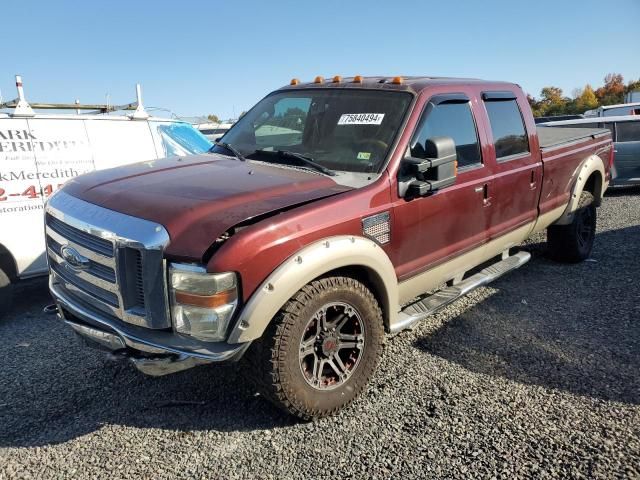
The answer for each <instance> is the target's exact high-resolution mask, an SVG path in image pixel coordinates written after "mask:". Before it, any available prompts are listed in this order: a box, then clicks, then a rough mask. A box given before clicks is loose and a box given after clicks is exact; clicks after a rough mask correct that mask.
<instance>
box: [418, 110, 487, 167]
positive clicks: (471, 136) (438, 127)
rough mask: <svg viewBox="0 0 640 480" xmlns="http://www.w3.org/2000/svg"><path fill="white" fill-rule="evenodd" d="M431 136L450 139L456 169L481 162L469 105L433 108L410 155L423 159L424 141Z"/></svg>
mask: <svg viewBox="0 0 640 480" xmlns="http://www.w3.org/2000/svg"><path fill="white" fill-rule="evenodd" d="M432 137H451V138H453V141H454V142H455V144H456V153H457V155H458V167H459V168H464V167H468V166H470V165H479V164H481V163H482V158H481V156H480V145H479V143H478V132H477V131H476V124H475V122H474V121H473V115H472V113H471V108H470V106H469V102H465V103H441V104H439V105H436V106H435V107H433V110H431V112H429V114H428V115H427V117H426V119H425V120H424V122H423V124H422V125H421V126H420V130H419V131H418V135H417V136H416V138H415V139H414V141H413V142H412V144H411V156H412V157H417V158H426V155H425V142H426V141H427V140H428V139H430V138H432Z"/></svg>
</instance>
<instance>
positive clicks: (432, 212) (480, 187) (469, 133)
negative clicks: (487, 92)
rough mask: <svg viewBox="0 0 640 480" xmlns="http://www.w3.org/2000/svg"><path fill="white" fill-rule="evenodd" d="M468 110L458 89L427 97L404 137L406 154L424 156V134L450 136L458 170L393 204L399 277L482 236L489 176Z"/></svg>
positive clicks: (472, 246) (488, 203)
mask: <svg viewBox="0 0 640 480" xmlns="http://www.w3.org/2000/svg"><path fill="white" fill-rule="evenodd" d="M476 105H477V103H476ZM473 110H474V107H473V106H472V102H471V101H470V98H469V96H467V95H466V94H464V93H451V94H441V95H436V96H434V97H431V98H430V99H429V101H428V102H427V104H426V106H425V108H424V110H423V113H422V117H421V119H420V121H419V122H418V127H417V128H416V131H415V132H414V134H413V137H412V140H411V142H410V147H409V148H410V151H411V152H410V153H411V156H412V157H417V158H425V154H424V145H425V141H426V140H427V139H429V138H432V137H436V136H445V137H451V138H452V139H453V140H454V142H455V145H456V154H457V158H458V175H457V178H456V182H455V184H453V185H451V186H449V187H445V188H442V189H440V190H437V191H436V192H434V193H432V194H429V195H426V196H422V197H415V198H412V199H404V198H400V199H399V200H398V203H397V204H396V205H395V206H394V223H393V233H392V238H393V239H394V240H393V241H394V244H395V247H396V248H393V255H394V256H395V258H394V264H395V265H396V273H397V275H398V278H399V280H400V281H402V280H405V279H407V278H409V277H412V276H413V275H416V274H418V273H421V272H422V271H425V270H428V269H430V268H432V267H435V266H436V265H438V264H440V263H443V262H445V261H447V260H448V259H451V258H453V257H455V256H457V255H460V254H462V253H465V252H468V251H470V250H473V249H475V248H478V247H480V246H481V245H482V244H484V243H485V242H486V241H487V231H488V225H487V222H488V219H489V218H490V215H489V214H488V212H489V211H490V209H491V207H492V200H491V192H492V180H491V172H490V168H489V167H488V166H487V165H485V164H484V161H483V155H482V148H481V142H480V137H479V135H478V129H477V127H476V121H475V115H474V111H473Z"/></svg>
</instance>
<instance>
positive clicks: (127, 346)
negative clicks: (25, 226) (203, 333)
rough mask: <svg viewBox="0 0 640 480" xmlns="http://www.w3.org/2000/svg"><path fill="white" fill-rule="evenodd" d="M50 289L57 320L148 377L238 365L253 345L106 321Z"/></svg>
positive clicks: (58, 289) (89, 309) (58, 290)
mask: <svg viewBox="0 0 640 480" xmlns="http://www.w3.org/2000/svg"><path fill="white" fill-rule="evenodd" d="M49 289H50V291H51V295H52V296H53V298H54V301H55V303H56V305H57V307H58V313H57V315H58V318H60V319H61V320H63V321H64V322H65V323H66V324H67V325H69V326H70V327H71V328H72V329H73V330H74V331H75V332H76V333H77V334H78V335H79V336H80V337H82V338H83V339H84V340H86V341H87V343H89V345H91V346H93V347H96V348H99V349H102V350H107V351H109V352H112V353H113V354H114V355H115V356H116V357H119V358H127V359H129V360H130V361H131V362H132V363H133V364H134V365H135V366H136V368H138V370H140V371H141V372H143V373H145V374H147V375H153V376H160V375H167V374H169V373H174V372H178V371H181V370H185V369H188V368H191V367H195V366H197V365H202V364H207V363H217V362H233V361H237V360H239V359H240V358H241V357H242V355H243V354H244V352H245V351H246V349H247V348H248V347H249V345H250V342H247V343H242V344H235V345H230V344H228V343H226V342H216V343H207V342H200V341H197V340H195V339H193V338H189V337H185V336H183V335H178V334H176V333H174V332H172V331H168V330H151V329H147V328H144V327H138V326H135V325H128V324H124V322H118V321H115V320H112V319H109V318H105V317H104V316H102V315H100V314H99V313H98V312H94V311H93V310H92V309H91V308H90V306H81V305H79V304H78V303H77V302H75V301H73V300H72V299H69V298H68V297H67V296H65V294H64V293H63V291H62V289H60V288H57V286H56V284H55V283H54V282H50V284H49Z"/></svg>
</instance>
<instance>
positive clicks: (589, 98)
mask: <svg viewBox="0 0 640 480" xmlns="http://www.w3.org/2000/svg"><path fill="white" fill-rule="evenodd" d="M597 107H598V98H597V97H596V93H595V92H594V91H593V88H591V85H589V84H587V85H585V87H584V89H583V90H582V92H581V93H580V95H578V96H577V98H576V99H575V102H574V108H575V111H576V113H584V112H586V111H587V110H593V109H594V108H597Z"/></svg>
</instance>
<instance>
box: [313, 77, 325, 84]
mask: <svg viewBox="0 0 640 480" xmlns="http://www.w3.org/2000/svg"><path fill="white" fill-rule="evenodd" d="M322 82H324V78H323V77H321V76H320V75H318V76H317V77H316V79H315V80H314V81H313V83H322Z"/></svg>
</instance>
